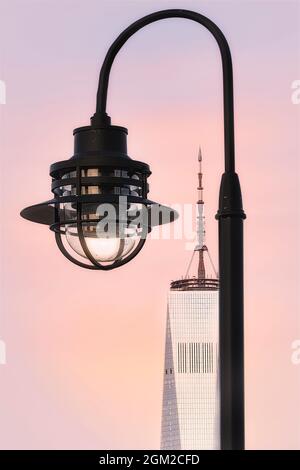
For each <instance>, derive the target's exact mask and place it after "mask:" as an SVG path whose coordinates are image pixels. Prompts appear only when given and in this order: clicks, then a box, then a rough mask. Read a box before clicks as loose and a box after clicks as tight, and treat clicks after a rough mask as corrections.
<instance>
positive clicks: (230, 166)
mask: <svg viewBox="0 0 300 470" xmlns="http://www.w3.org/2000/svg"><path fill="white" fill-rule="evenodd" d="M166 18H186V19H189V20H192V21H196V22H197V23H199V24H201V25H202V26H204V27H205V28H207V29H208V31H210V32H211V34H212V35H213V36H214V38H215V39H216V41H217V43H218V46H219V49H220V52H221V58H222V68H223V100H224V146H225V171H228V172H229V171H231V172H234V169H235V164H234V112H233V79H232V61H231V54H230V49H229V46H228V43H227V40H226V38H225V36H224V34H223V33H222V31H221V30H220V29H219V28H218V26H217V25H216V24H215V23H213V21H211V20H210V19H208V18H206V16H203V15H200V13H196V12H194V11H190V10H180V9H175V10H163V11H158V12H155V13H152V14H150V15H147V16H144V17H143V18H141V19H139V20H137V21H135V23H132V24H131V25H130V26H129V27H128V28H126V29H125V30H124V31H123V32H122V33H121V34H120V35H119V36H118V37H117V39H116V40H115V41H114V42H113V43H112V45H111V46H110V48H109V50H108V52H107V54H106V56H105V59H104V62H103V65H102V67H101V71H100V77H99V86H98V92H97V107H96V114H101V115H103V114H105V113H106V101H107V89H108V82H109V74H110V70H111V67H112V64H113V61H114V59H115V57H116V55H117V53H118V52H119V50H120V49H121V47H122V46H123V45H124V44H125V43H126V41H127V40H128V39H129V38H130V37H131V36H132V35H133V34H134V33H136V32H137V31H139V30H140V29H141V28H143V27H144V26H147V25H148V24H151V23H154V22H155V21H159V20H163V19H166Z"/></svg>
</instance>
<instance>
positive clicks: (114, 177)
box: [21, 9, 245, 450]
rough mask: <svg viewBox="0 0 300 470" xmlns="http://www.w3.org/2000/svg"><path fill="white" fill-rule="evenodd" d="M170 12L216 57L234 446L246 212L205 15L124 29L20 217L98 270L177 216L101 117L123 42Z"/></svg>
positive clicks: (229, 423) (225, 360) (232, 442)
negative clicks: (155, 195)
mask: <svg viewBox="0 0 300 470" xmlns="http://www.w3.org/2000/svg"><path fill="white" fill-rule="evenodd" d="M175 17H177V18H186V19H189V20H193V21H196V22H197V23H200V24H201V25H203V26H204V27H206V28H207V29H208V30H209V31H210V32H211V33H212V35H213V36H214V38H215V39H216V41H217V43H218V46H219V49H220V53H221V58H222V69H223V101H224V156H225V172H224V174H223V176H222V180H221V186H220V196H219V210H218V212H217V215H216V218H217V219H218V225H219V271H220V327H219V328H220V330H219V333H220V334H219V343H220V390H221V392H220V400H221V423H220V433H221V448H222V449H237V450H238V449H244V339H243V330H244V327H243V219H244V218H245V214H244V211H243V208H242V197H241V190H240V184H239V179H238V175H237V174H236V173H235V156H234V113H233V79H232V62H231V54H230V49H229V46H228V43H227V41H226V38H225V37H224V35H223V33H222V31H221V30H220V29H219V28H218V27H217V26H216V25H215V24H214V23H213V22H212V21H211V20H209V19H208V18H206V17H205V16H203V15H200V14H199V13H196V12H193V11H189V10H181V9H175V10H163V11H159V12H155V13H152V14H150V15H147V16H145V17H143V18H141V19H139V20H138V21H136V22H135V23H133V24H132V25H131V26H129V27H128V28H127V29H125V30H124V31H123V32H122V33H121V34H120V35H119V36H118V37H117V39H116V40H115V41H114V42H113V44H112V45H111V47H110V48H109V50H108V52H107V54H106V57H105V59H104V62H103V65H102V68H101V72H100V78H99V87H98V92H97V108H96V113H95V114H94V116H93V117H92V118H91V125H90V126H86V127H82V128H79V129H75V130H74V138H75V146H74V147H75V152H74V156H73V157H72V158H71V159H69V160H66V161H63V162H58V163H54V164H53V165H51V167H50V176H51V177H52V192H53V194H54V197H53V199H51V200H49V201H46V202H44V203H41V204H36V205H34V206H31V207H28V208H26V209H23V211H22V212H21V215H22V216H23V217H24V218H26V219H28V220H31V221H33V222H38V223H42V224H47V225H49V226H50V229H51V230H53V231H54V232H55V237H56V242H57V245H58V247H59V249H60V250H61V251H62V252H63V254H64V255H65V256H66V257H67V258H68V259H69V260H70V261H72V262H74V263H75V264H77V265H79V266H81V267H85V268H89V269H104V270H108V269H113V268H115V267H118V266H121V265H123V264H125V263H126V262H128V261H130V260H131V259H132V258H133V257H134V256H136V255H137V253H138V252H139V251H140V250H141V248H142V247H143V245H144V243H145V238H146V235H147V233H148V232H149V231H150V230H151V228H152V227H153V226H154V225H160V224H162V223H166V222H172V221H173V220H175V218H176V217H177V213H176V212H175V211H173V210H172V209H170V208H168V207H165V206H161V205H160V204H157V203H154V202H153V201H151V200H149V199H147V193H148V183H147V178H148V176H149V175H150V173H151V172H150V169H149V166H148V165H147V164H145V163H142V162H138V161H134V160H131V159H130V158H129V157H128V156H127V145H126V134H127V130H126V129H125V128H123V127H119V126H113V125H111V121H110V117H109V116H108V115H107V114H106V100H107V89H108V82H109V74H110V70H111V66H112V64H113V61H114V59H115V57H116V55H117V53H118V52H119V50H120V49H121V47H122V46H123V45H124V44H125V42H126V41H127V40H128V39H129V38H130V37H131V36H132V35H133V34H134V33H136V32H137V31H138V30H140V29H141V28H143V27H144V26H146V25H148V24H150V23H153V22H155V21H158V20H162V19H166V18H175ZM111 208H112V209H113V210H111ZM83 260H84V261H83Z"/></svg>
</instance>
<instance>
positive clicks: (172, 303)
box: [161, 288, 220, 450]
mask: <svg viewBox="0 0 300 470" xmlns="http://www.w3.org/2000/svg"><path fill="white" fill-rule="evenodd" d="M218 298H219V292H218V290H217V289H209V288H208V289H203V290H201V289H198V290H190V291H188V290H187V291H179V290H178V291H177V290H171V291H170V292H169V296H168V311H167V327H166V345H165V364H164V389H163V409H162V426H161V449H166V450H172V449H173V450H175V449H178V450H180V449H191V450H192V449H199V450H201V449H219V448H220V432H219V427H220V416H219V415H220V414H219V361H218V324H219V308H218Z"/></svg>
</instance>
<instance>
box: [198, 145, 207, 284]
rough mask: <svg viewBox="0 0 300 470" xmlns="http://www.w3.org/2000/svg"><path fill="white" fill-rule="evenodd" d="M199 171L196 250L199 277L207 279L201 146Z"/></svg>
mask: <svg viewBox="0 0 300 470" xmlns="http://www.w3.org/2000/svg"><path fill="white" fill-rule="evenodd" d="M198 162H199V171H198V188H197V189H198V201H197V210H198V211H197V212H198V215H197V245H196V247H195V251H198V253H199V260H198V279H205V265H204V251H207V248H206V246H205V245H204V241H205V217H204V201H203V186H202V177H203V173H202V152H201V147H199V153H198Z"/></svg>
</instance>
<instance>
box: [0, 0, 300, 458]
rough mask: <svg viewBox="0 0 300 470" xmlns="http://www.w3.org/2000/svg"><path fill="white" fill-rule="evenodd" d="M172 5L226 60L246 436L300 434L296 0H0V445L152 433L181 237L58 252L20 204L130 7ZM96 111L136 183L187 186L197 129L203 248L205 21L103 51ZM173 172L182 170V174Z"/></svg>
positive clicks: (67, 146) (296, 444) (210, 226)
mask: <svg viewBox="0 0 300 470" xmlns="http://www.w3.org/2000/svg"><path fill="white" fill-rule="evenodd" d="M177 7H180V8H186V9H191V10H195V11H198V12H200V13H202V14H204V15H207V16H208V17H210V18H211V19H212V20H213V21H215V22H216V23H217V24H218V25H219V26H220V28H221V29H222V30H223V32H224V34H225V36H226V37H227V39H228V42H229V44H230V47H231V51H232V57H233V65H234V84H235V122H236V159H237V170H238V172H239V175H240V180H241V184H242V189H243V196H244V208H245V211H246V214H247V220H246V222H245V340H246V363H245V366H246V369H245V370H246V445H247V448H251V449H253V448H256V449H264V448H269V449H280V448H281V449H291V448H297V449H300V406H299V396H300V365H298V366H297V365H294V364H292V362H291V354H292V349H291V345H292V342H293V341H294V340H296V339H300V320H299V306H300V305H299V303H300V298H299V280H300V273H299V263H300V257H299V200H300V199H299V181H300V176H299V151H300V141H299V139H300V137H299V135H300V134H299V124H300V120H299V116H300V105H295V104H292V100H291V94H292V90H291V85H292V82H293V81H294V80H297V79H300V70H299V63H300V37H299V36H300V34H299V29H300V19H299V17H300V3H299V2H297V1H282V2H280V1H276V2H274V1H264V2H262V1H249V2H244V1H243V2H241V1H219V2H214V1H200V0H199V1H195V0H184V1H183V0H181V1H162V0H161V1H155V0H154V1H152V0H151V1H143V0H140V1H127V0H123V1H115V0H109V1H104V0H86V1H82V0H81V1H79V0H2V2H1V6H0V18H1V27H0V79H1V80H4V81H5V82H6V87H7V104H6V105H0V112H1V119H0V133H1V135H0V158H1V186H0V191H1V198H0V201H1V224H2V229H1V252H0V254H1V313H0V339H2V340H4V341H5V343H6V347H7V364H6V365H0V390H1V391H0V416H1V420H0V447H1V448H2V449H40V448H41V449H43V448H44V449H48V448H49V449H60V448H61V449H66V448H68V449H77V448H79V449H91V448H98V449H138V448H141V449H154V448H158V447H159V438H160V419H161V401H162V385H163V358H164V335H165V321H166V299H167V291H168V288H169V282H170V281H171V280H172V279H175V278H177V277H180V276H181V275H183V274H184V273H185V270H186V267H187V264H188V261H189V258H190V253H189V252H188V251H187V250H186V249H185V242H186V241H185V240H171V241H170V240H149V241H148V242H146V244H145V247H144V248H143V250H142V252H141V253H140V254H139V255H138V256H137V258H135V259H134V260H133V261H132V262H131V263H129V264H128V265H126V266H124V267H122V268H120V269H118V270H115V271H112V272H100V271H99V272H90V271H88V270H84V269H80V268H78V267H76V266H75V265H72V264H71V263H70V262H68V261H67V260H66V259H64V257H63V256H62V255H61V254H60V252H59V251H58V249H57V247H56V244H55V240H54V237H53V234H52V233H51V232H50V231H49V230H48V229H47V227H45V226H40V225H37V224H36V225H33V224H31V223H29V222H27V221H25V220H23V219H21V218H20V217H19V212H20V210H21V209H22V208H23V207H24V206H27V205H30V204H34V203H37V202H41V201H44V200H47V199H48V198H49V196H50V178H49V165H50V164H51V163H53V162H55V161H59V160H64V159H67V158H69V157H71V156H72V150H73V136H72V131H73V129H74V128H76V127H79V126H82V125H88V124H89V118H90V116H91V115H92V114H93V113H94V107H95V96H96V89H97V79H98V73H99V69H100V65H101V63H102V60H103V58H104V55H105V53H106V50H107V49H108V47H109V46H110V44H111V42H112V41H113V40H114V39H115V38H116V36H117V35H118V34H119V33H120V32H121V31H122V30H123V29H124V28H125V27H127V26H128V25H129V24H130V23H131V22H133V21H135V20H136V19H138V18H139V17H141V16H143V15H146V14H148V13H151V12H153V11H155V10H160V9H164V8H177ZM108 113H109V114H110V115H111V117H112V121H113V123H114V124H118V125H123V126H125V127H127V128H128V131H129V136H128V151H129V155H130V156H131V157H132V158H134V159H137V160H142V161H145V162H148V163H149V164H150V166H151V170H152V176H151V177H150V179H149V183H150V194H149V196H150V198H151V199H153V200H157V201H160V202H163V203H166V204H175V203H181V204H183V203H192V202H194V201H196V197H197V195H196V185H197V175H196V173H197V152H198V147H199V144H201V147H202V152H203V170H204V186H205V193H204V195H205V207H206V223H207V244H208V246H209V247H210V250H211V253H212V255H213V258H214V260H215V262H217V222H216V221H215V219H214V215H215V212H216V210H217V198H218V186H219V181H220V177H221V173H222V171H223V124H222V82H221V62H220V57H219V51H218V48H217V45H216V43H215V41H214V40H213V38H212V36H210V34H209V33H208V32H207V31H206V30H205V29H204V28H201V27H199V25H197V24H196V23H193V22H191V21H187V20H183V19H169V20H165V21H160V22H158V23H155V24H153V25H151V26H148V27H147V28H144V29H143V30H142V31H140V32H139V33H137V34H136V35H135V36H134V37H133V38H131V39H130V40H129V41H128V43H127V44H126V46H125V47H124V48H123V49H122V51H121V52H120V53H119V55H118V56H117V59H116V62H115V64H114V65H113V68H112V74H111V82H110V87H109V96H108ZM182 181H184V184H182Z"/></svg>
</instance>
